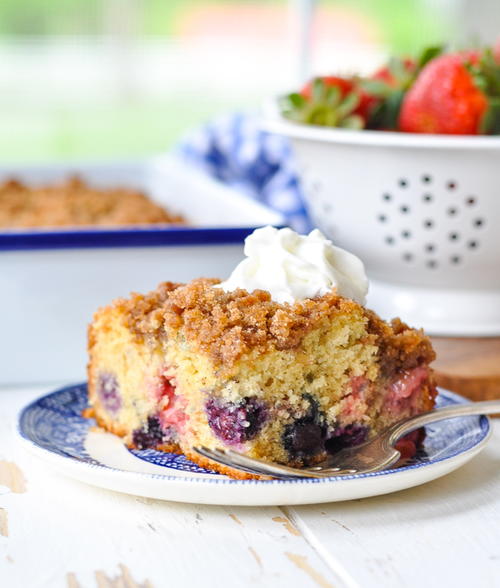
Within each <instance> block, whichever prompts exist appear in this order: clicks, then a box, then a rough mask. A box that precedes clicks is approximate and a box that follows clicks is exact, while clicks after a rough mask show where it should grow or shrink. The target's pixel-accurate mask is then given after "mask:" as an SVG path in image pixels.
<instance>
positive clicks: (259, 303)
mask: <svg viewBox="0 0 500 588" xmlns="http://www.w3.org/2000/svg"><path fill="white" fill-rule="evenodd" d="M219 283H220V281H219V280H216V279H207V278H200V279H197V280H193V281H192V282H190V283H188V284H177V283H173V282H164V283H162V284H160V286H159V287H158V288H157V289H156V290H154V291H153V292H150V293H149V294H146V295H142V294H133V295H132V296H131V297H130V298H129V299H127V300H124V299H120V300H117V301H115V302H114V305H115V306H118V307H119V308H120V310H121V312H122V313H123V314H124V315H125V316H126V320H127V326H128V327H129V328H130V329H131V331H133V332H134V333H135V335H136V336H137V337H138V338H140V339H142V338H148V337H151V338H155V339H157V338H161V337H162V336H163V337H165V336H167V335H166V333H167V332H168V331H169V330H170V331H174V332H175V331H177V332H182V334H183V336H184V337H185V338H186V340H188V341H189V342H190V343H191V344H192V345H193V346H195V347H196V348H197V349H198V350H199V351H202V352H203V353H205V354H207V355H208V356H210V358H211V360H212V361H213V363H214V364H215V365H219V366H224V367H225V368H230V367H231V365H233V364H234V363H235V362H237V361H238V360H239V359H240V358H241V357H242V356H244V355H246V354H248V353H250V352H251V351H252V350H254V349H259V350H260V351H266V350H271V349H278V350H283V349H293V348H296V347H297V346H299V345H300V343H301V341H302V340H303V338H304V337H305V336H306V335H307V334H308V333H309V332H311V331H312V330H313V329H314V328H316V327H317V326H318V325H319V323H320V322H321V321H324V320H328V319H330V318H331V317H332V316H333V315H334V314H335V313H342V314H345V315H350V314H359V313H362V314H363V315H364V317H365V319H366V321H367V330H368V332H369V333H370V334H372V335H374V336H375V337H376V338H377V344H378V345H379V347H380V355H381V357H384V361H383V365H382V369H383V371H385V372H387V373H390V372H394V371H396V370H403V369H411V368H412V367H415V366H416V365H420V364H424V363H430V362H431V361H433V360H434V359H435V354H434V350H433V349H432V345H431V343H430V340H429V339H428V337H426V336H425V335H424V333H423V331H421V330H415V329H411V328H409V327H408V326H407V325H406V324H405V323H403V322H402V321H400V320H399V319H394V320H393V321H392V322H391V323H386V322H384V321H382V320H381V319H380V318H379V317H378V316H377V315H376V314H375V313H374V312H372V311H370V310H367V309H365V308H364V307H362V306H360V305H359V304H357V303H356V302H354V301H353V300H350V299H347V298H343V297H341V296H338V295H337V294H336V293H335V292H332V293H329V294H325V295H324V296H321V297H318V298H315V299H307V300H303V301H300V302H296V303H295V304H286V303H285V304H279V303H277V302H274V301H272V300H271V296H270V294H269V292H265V291H263V290H255V291H254V292H251V293H250V292H247V291H245V290H241V289H238V290H235V291H233V292H225V291H224V290H222V288H217V287H214V286H216V285H217V284H219Z"/></svg>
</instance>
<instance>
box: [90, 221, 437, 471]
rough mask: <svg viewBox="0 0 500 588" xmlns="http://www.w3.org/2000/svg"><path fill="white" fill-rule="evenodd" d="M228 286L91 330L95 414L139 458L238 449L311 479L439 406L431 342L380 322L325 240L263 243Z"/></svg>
mask: <svg viewBox="0 0 500 588" xmlns="http://www.w3.org/2000/svg"><path fill="white" fill-rule="evenodd" d="M245 253H246V254H247V258H246V259H245V260H244V261H243V262H242V263H241V264H240V265H239V266H238V267H237V268H236V269H235V271H234V272H233V274H232V276H231V277H230V278H229V279H228V280H227V281H226V282H223V283H220V282H219V281H218V280H211V279H198V280H194V281H192V282H191V283H189V284H174V283H170V282H165V283H162V284H160V286H159V287H158V288H157V289H156V290H155V291H153V292H151V293H149V294H146V295H142V294H134V295H132V296H131V297H130V298H129V299H120V300H116V301H115V302H114V303H113V304H111V305H110V306H108V307H106V308H103V309H101V310H99V311H98V312H97V313H96V315H95V317H94V321H93V323H92V325H91V326H90V329H89V352H90V362H89V399H90V405H91V409H90V412H91V414H92V415H93V416H94V417H95V418H96V419H97V422H98V423H99V425H101V426H102V427H104V428H105V429H106V430H108V431H111V432H113V433H115V434H117V435H120V436H123V437H124V440H125V442H126V443H127V444H128V445H129V446H130V447H136V448H139V449H145V448H156V449H160V450H165V451H179V452H183V453H184V454H186V455H187V456H188V457H189V458H190V459H192V460H193V461H195V462H197V463H199V464H200V465H205V466H209V467H210V468H212V469H216V470H219V471H221V472H223V473H226V474H229V475H231V476H234V477H249V476H248V475H247V474H245V473H242V472H236V471H234V470H230V469H228V468H225V467H223V466H220V465H218V464H215V463H213V462H209V461H208V460H205V459H204V458H202V457H201V456H199V455H198V454H196V453H195V452H193V451H192V448H193V447H196V446H206V447H209V448H214V447H219V448H232V449H235V450H237V451H240V452H243V453H245V454H247V455H249V456H253V457H258V458H261V459H265V460H270V461H277V462H279V463H283V464H287V465H292V466H301V465H308V464H313V463H314V462H315V461H318V460H321V459H322V458H324V457H325V455H326V452H332V451H336V450H338V449H340V448H342V447H345V446H350V445H355V444H357V443H360V442H362V441H364V440H366V439H367V438H368V437H370V436H372V435H374V434H376V433H377V432H378V431H380V430H381V429H383V428H385V427H387V426H388V425H390V424H391V423H393V422H395V421H397V420H400V419H401V418H403V417H406V416H410V415H413V414H416V413H419V412H422V411H425V410H429V409H431V408H432V407H433V405H434V397H435V395H436V391H435V386H434V382H433V376H432V370H431V369H430V368H429V363H430V362H431V361H432V360H433V359H434V351H433V349H432V347H431V344H430V341H429V339H428V338H427V337H426V336H424V334H423V333H422V332H421V331H418V330H414V329H411V328H409V327H408V326H406V325H405V324H404V323H403V322H401V321H400V320H399V319H395V320H393V321H392V322H391V323H386V322H384V321H382V320H381V319H380V318H379V317H378V316H377V315H376V314H375V313H373V312H372V311H370V310H368V309H366V308H365V307H364V306H363V304H364V298H365V295H366V292H367V281H366V277H365V274H364V268H363V265H362V263H361V261H360V260H359V259H358V258H356V257H355V256H353V255H352V254H350V253H348V252H346V251H344V250H342V249H339V248H337V247H334V246H333V245H332V243H331V242H330V241H328V240H326V239H325V238H324V237H323V235H321V233H320V232H319V231H313V232H312V233H311V234H310V235H309V236H300V235H297V234H296V233H294V232H293V231H291V230H290V229H281V230H277V229H274V228H272V227H265V228H263V229H258V230H257V231H255V232H254V233H253V234H252V235H251V236H250V237H248V238H247V241H246V245H245Z"/></svg>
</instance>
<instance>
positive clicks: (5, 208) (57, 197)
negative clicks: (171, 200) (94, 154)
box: [0, 177, 185, 228]
mask: <svg viewBox="0 0 500 588" xmlns="http://www.w3.org/2000/svg"><path fill="white" fill-rule="evenodd" d="M172 223H175V224H185V220H184V219H183V218H182V217H181V216H178V215H174V214H172V213H170V212H168V211H167V210H165V209H164V208H163V207H161V206H159V205H158V204H156V203H155V202H153V201H152V200H151V199H150V198H148V197H147V196H146V195H145V194H143V193H142V192H138V191H137V190H132V189H128V188H111V189H109V188H108V189H98V188H94V187H91V186H89V185H88V184H86V183H85V182H84V181H83V180H81V179H79V178H77V177H73V178H70V179H69V180H67V181H66V182H63V183H61V184H54V185H48V186H41V187H29V186H27V185H25V184H22V183H20V182H17V181H15V180H11V181H9V182H5V183H4V184H2V185H0V227H4V228H28V227H70V226H101V227H104V226H108V227H113V226H132V225H151V224H172Z"/></svg>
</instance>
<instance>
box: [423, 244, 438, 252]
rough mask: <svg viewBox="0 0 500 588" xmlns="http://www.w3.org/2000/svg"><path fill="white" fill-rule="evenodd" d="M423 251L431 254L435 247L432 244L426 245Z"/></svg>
mask: <svg viewBox="0 0 500 588" xmlns="http://www.w3.org/2000/svg"><path fill="white" fill-rule="evenodd" d="M425 250H426V251H428V252H429V253H432V252H433V251H435V250H436V246H435V245H434V243H427V245H426V246H425Z"/></svg>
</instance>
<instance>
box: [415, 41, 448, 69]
mask: <svg viewBox="0 0 500 588" xmlns="http://www.w3.org/2000/svg"><path fill="white" fill-rule="evenodd" d="M443 52H444V45H434V46H431V47H426V48H425V49H424V50H423V51H422V53H421V54H420V56H419V58H418V60H417V67H418V70H421V69H422V68H423V67H424V66H425V65H427V64H428V63H429V61H431V59H434V58H435V57H438V56H439V55H441V53H443Z"/></svg>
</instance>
